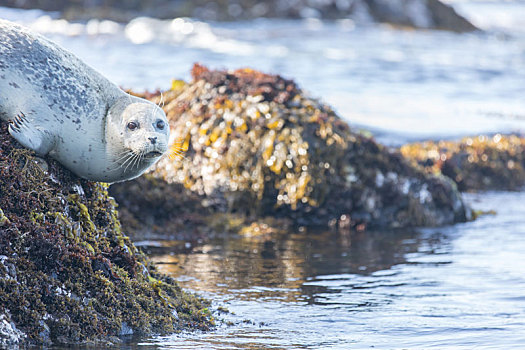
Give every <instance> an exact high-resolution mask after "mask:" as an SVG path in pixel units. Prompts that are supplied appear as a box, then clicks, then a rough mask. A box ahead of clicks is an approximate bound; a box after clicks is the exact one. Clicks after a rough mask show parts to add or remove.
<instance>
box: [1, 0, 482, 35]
mask: <svg viewBox="0 0 525 350" xmlns="http://www.w3.org/2000/svg"><path fill="white" fill-rule="evenodd" d="M4 6H13V7H21V8H40V9H44V10H50V11H60V12H62V14H63V16H65V17H66V18H68V19H73V20H78V19H89V18H93V17H94V18H110V19H114V20H117V21H129V20H131V19H132V18H135V17H139V16H150V17H156V18H162V19H167V18H176V17H193V18H198V19H203V20H220V21H232V20H247V19H254V18H259V17H268V18H292V19H293V18H295V19H297V18H320V19H344V18H349V19H352V20H354V21H356V22H358V23H360V22H364V23H370V22H380V23H390V24H393V25H397V26H403V27H413V28H425V29H445V30H452V31H457V32H465V31H472V30H476V28H475V27H474V25H472V24H471V23H470V22H468V21H467V20H466V19H465V18H463V17H461V16H460V15H458V14H457V13H456V12H455V11H454V9H453V8H452V7H450V6H448V5H446V4H444V3H442V2H441V1H439V0H326V1H313V0H294V1H284V0H271V1H247V0H239V1H226V0H223V1H211V0H198V1H189V0H181V1H168V0H157V1H151V0H150V1H133V0H108V1H104V2H100V1H88V0H81V1H72V0H59V1H50V0H47V1H46V0H38V1H36V0H22V1H20V0H7V2H4Z"/></svg>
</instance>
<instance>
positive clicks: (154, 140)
mask: <svg viewBox="0 0 525 350" xmlns="http://www.w3.org/2000/svg"><path fill="white" fill-rule="evenodd" d="M148 140H150V141H151V144H152V145H154V144H156V143H157V136H155V137H148Z"/></svg>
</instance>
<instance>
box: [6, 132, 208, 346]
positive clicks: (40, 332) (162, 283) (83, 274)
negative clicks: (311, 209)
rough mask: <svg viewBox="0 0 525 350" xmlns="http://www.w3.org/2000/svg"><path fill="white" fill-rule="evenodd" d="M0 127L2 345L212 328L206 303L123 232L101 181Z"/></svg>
mask: <svg viewBox="0 0 525 350" xmlns="http://www.w3.org/2000/svg"><path fill="white" fill-rule="evenodd" d="M0 126H1V130H0V179H1V181H0V212H1V213H0V346H1V345H4V346H9V345H13V344H52V343H70V344H74V343H89V342H112V341H118V338H117V337H118V336H123V335H130V334H136V335H148V334H156V333H168V332H174V331H178V330H182V329H190V328H191V329H208V328H209V327H210V326H211V324H212V319H211V317H210V315H209V311H208V309H207V307H208V302H207V301H205V300H202V299H199V298H197V297H195V296H193V295H189V294H186V293H184V292H183V291H182V290H181V289H180V288H179V286H178V285H177V283H176V282H175V281H174V280H173V279H172V278H170V277H167V276H164V275H161V274H159V273H157V272H156V270H155V267H154V266H153V265H152V264H151V263H150V262H149V260H148V259H147V258H146V256H144V255H143V254H142V253H141V252H140V251H138V250H137V249H136V248H135V246H134V245H133V243H132V242H131V241H130V240H129V238H128V237H126V236H125V235H124V234H123V233H122V232H121V228H120V223H119V220H118V218H117V212H116V209H115V207H116V204H115V202H114V200H113V199H112V198H111V197H109V196H108V194H107V187H106V185H104V184H100V183H93V182H88V181H85V180H81V179H79V178H77V177H75V176H74V175H72V174H71V173H70V172H68V171H67V170H65V169H63V168H62V167H61V166H60V165H59V164H58V163H57V162H55V161H53V160H51V159H45V160H42V159H39V158H36V157H35V156H34V154H33V153H32V152H30V151H29V150H26V149H24V148H21V146H19V145H18V144H17V143H16V141H14V139H13V138H11V137H10V135H9V134H8V133H7V126H6V124H5V123H2V124H1V125H0Z"/></svg>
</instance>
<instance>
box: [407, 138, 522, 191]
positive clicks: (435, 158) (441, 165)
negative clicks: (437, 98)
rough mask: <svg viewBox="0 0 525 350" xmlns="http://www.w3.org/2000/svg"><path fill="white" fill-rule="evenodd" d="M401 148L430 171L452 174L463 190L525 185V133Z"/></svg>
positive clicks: (506, 188) (419, 144)
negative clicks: (524, 134) (524, 135)
mask: <svg viewBox="0 0 525 350" xmlns="http://www.w3.org/2000/svg"><path fill="white" fill-rule="evenodd" d="M400 151H401V153H402V154H403V155H404V156H405V157H407V158H408V159H411V160H412V162H413V164H415V165H417V166H420V167H422V168H423V169H425V170H426V171H427V172H429V173H434V174H437V173H441V174H443V175H446V176H448V177H450V178H451V179H453V180H454V181H455V182H456V183H457V185H458V188H459V190H461V191H487V190H511V191H516V190H522V189H523V187H524V186H525V155H524V154H525V153H524V151H525V138H524V137H523V135H501V134H496V135H478V136H475V137H465V138H463V139H462V140H460V141H438V142H432V141H427V142H421V143H414V144H409V145H405V146H403V147H401V149H400Z"/></svg>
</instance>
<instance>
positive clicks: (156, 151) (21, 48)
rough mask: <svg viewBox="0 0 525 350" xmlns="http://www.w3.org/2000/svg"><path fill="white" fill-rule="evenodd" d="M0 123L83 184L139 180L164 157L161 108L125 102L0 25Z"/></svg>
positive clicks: (97, 79)
mask: <svg viewBox="0 0 525 350" xmlns="http://www.w3.org/2000/svg"><path fill="white" fill-rule="evenodd" d="M0 118H1V119H3V120H7V121H10V125H9V133H10V134H11V135H12V136H13V137H14V138H15V139H16V140H17V141H19V142H20V143H21V144H22V145H23V146H25V147H27V148H30V149H33V150H34V151H36V152H37V153H38V154H39V155H47V154H49V156H51V157H52V158H54V159H56V160H58V161H59V162H60V163H61V164H62V165H64V166H65V167H66V168H68V169H70V170H71V171H73V172H74V173H75V174H77V175H78V176H80V177H83V178H85V179H88V180H92V181H104V182H118V181H124V180H129V179H132V178H135V177H137V176H139V175H141V174H142V173H143V172H144V171H145V170H146V169H147V168H148V167H150V166H151V165H153V164H154V163H155V162H156V161H157V160H158V159H159V158H160V157H161V156H162V154H163V153H164V152H165V151H166V150H167V144H168V138H169V124H168V121H167V119H166V116H165V114H164V112H163V111H162V109H160V108H159V107H158V106H156V105H155V104H153V103H151V102H149V101H146V100H144V99H141V98H138V97H134V96H130V95H128V94H126V93H125V92H124V91H122V90H121V89H119V88H118V87H117V86H116V85H114V84H113V83H111V82H110V81H109V80H107V79H106V78H104V77H103V76H102V75H101V74H100V73H98V72H97V71H95V70H94V69H93V68H91V67H89V66H87V65H86V64H85V63H83V62H82V61H80V60H79V59H78V58H77V57H75V56H74V55H73V54H71V53H69V52H67V51H66V50H64V49H62V48H61V47H59V46H58V45H56V44H55V43H53V42H51V41H50V40H48V39H46V38H44V37H42V36H40V35H36V34H33V33H31V32H30V31H29V30H27V29H25V28H23V27H21V26H18V25H16V24H13V23H11V22H8V21H5V20H0Z"/></svg>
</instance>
